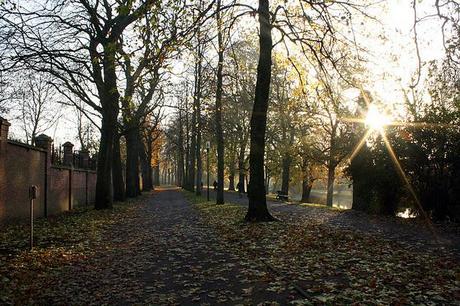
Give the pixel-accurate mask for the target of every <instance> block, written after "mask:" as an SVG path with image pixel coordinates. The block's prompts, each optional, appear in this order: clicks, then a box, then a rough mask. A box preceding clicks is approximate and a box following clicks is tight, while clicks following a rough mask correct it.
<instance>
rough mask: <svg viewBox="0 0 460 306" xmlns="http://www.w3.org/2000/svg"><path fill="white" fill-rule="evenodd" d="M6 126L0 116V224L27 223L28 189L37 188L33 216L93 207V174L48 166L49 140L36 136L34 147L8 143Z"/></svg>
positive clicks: (70, 164)
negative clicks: (25, 221) (32, 186)
mask: <svg viewBox="0 0 460 306" xmlns="http://www.w3.org/2000/svg"><path fill="white" fill-rule="evenodd" d="M8 128H9V123H8V122H7V121H6V120H5V119H3V118H1V117H0V224H3V223H9V222H11V221H18V220H28V218H29V209H30V200H29V188H30V186H31V185H36V186H38V189H39V195H38V198H37V199H36V200H35V204H34V215H35V216H36V217H43V216H49V215H55V214H58V213H61V212H63V211H67V210H69V209H72V208H75V207H86V206H91V205H93V204H94V200H95V189H96V173H95V172H94V171H92V170H87V169H76V168H74V167H73V166H72V161H67V165H66V166H62V165H61V166H57V165H52V164H51V148H52V146H51V144H52V140H51V138H49V137H47V136H45V135H40V136H38V137H37V140H36V143H37V147H33V146H29V145H26V144H22V143H17V142H14V141H10V140H8Z"/></svg>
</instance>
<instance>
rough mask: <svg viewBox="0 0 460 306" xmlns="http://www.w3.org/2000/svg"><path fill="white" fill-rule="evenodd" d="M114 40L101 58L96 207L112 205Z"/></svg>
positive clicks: (116, 96)
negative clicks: (102, 73) (100, 115)
mask: <svg viewBox="0 0 460 306" xmlns="http://www.w3.org/2000/svg"><path fill="white" fill-rule="evenodd" d="M114 44H115V43H114V42H106V44H105V45H104V51H105V56H104V60H103V71H104V77H105V79H104V83H99V84H98V87H99V89H98V90H99V91H100V93H101V97H100V98H101V105H102V112H101V114H102V123H101V139H100V145H99V153H98V156H97V158H98V160H97V181H96V202H95V204H94V208H95V209H107V208H112V207H113V183H112V164H113V145H114V141H115V136H116V134H117V128H118V123H117V119H118V113H119V109H120V106H119V100H120V93H119V92H118V87H117V74H116V65H115V50H114V47H113V46H114Z"/></svg>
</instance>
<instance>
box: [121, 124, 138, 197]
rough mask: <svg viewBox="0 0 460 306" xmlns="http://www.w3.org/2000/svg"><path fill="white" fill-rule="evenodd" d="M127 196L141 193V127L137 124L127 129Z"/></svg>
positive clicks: (135, 195)
mask: <svg viewBox="0 0 460 306" xmlns="http://www.w3.org/2000/svg"><path fill="white" fill-rule="evenodd" d="M125 138H126V196H127V197H129V198H135V197H137V196H138V195H140V193H141V192H140V184H139V127H138V125H135V126H133V127H131V128H130V129H128V130H127V131H126V135H125Z"/></svg>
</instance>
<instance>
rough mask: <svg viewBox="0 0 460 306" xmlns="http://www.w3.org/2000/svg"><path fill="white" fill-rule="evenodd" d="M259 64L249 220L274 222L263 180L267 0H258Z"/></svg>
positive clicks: (269, 51)
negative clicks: (268, 206)
mask: <svg viewBox="0 0 460 306" xmlns="http://www.w3.org/2000/svg"><path fill="white" fill-rule="evenodd" d="M258 12H259V27H260V30H259V31H260V34H259V35H260V36H259V46H260V48H259V63H258V66H257V82H256V90H255V97H254V106H253V109H252V115H251V134H250V135H251V140H250V153H249V174H250V180H249V188H248V197H249V206H248V211H247V213H246V216H245V220H247V221H272V220H274V218H273V217H272V215H271V214H270V213H269V211H268V208H267V199H266V194H265V181H264V154H265V131H266V125H267V110H268V97H269V93H270V78H271V65H272V58H271V56H272V34H271V30H272V25H271V23H270V9H269V1H268V0H259V10H258Z"/></svg>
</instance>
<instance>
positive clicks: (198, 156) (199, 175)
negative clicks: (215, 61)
mask: <svg viewBox="0 0 460 306" xmlns="http://www.w3.org/2000/svg"><path fill="white" fill-rule="evenodd" d="M199 44H200V41H198V47H197V54H198V60H197V63H196V69H195V100H194V104H195V112H196V121H197V131H196V152H195V154H196V182H195V185H196V189H195V191H196V192H195V194H196V195H197V196H200V195H201V189H202V188H201V183H202V175H203V162H202V160H201V129H202V125H203V124H202V120H201V61H202V54H201V46H200V45H199Z"/></svg>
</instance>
